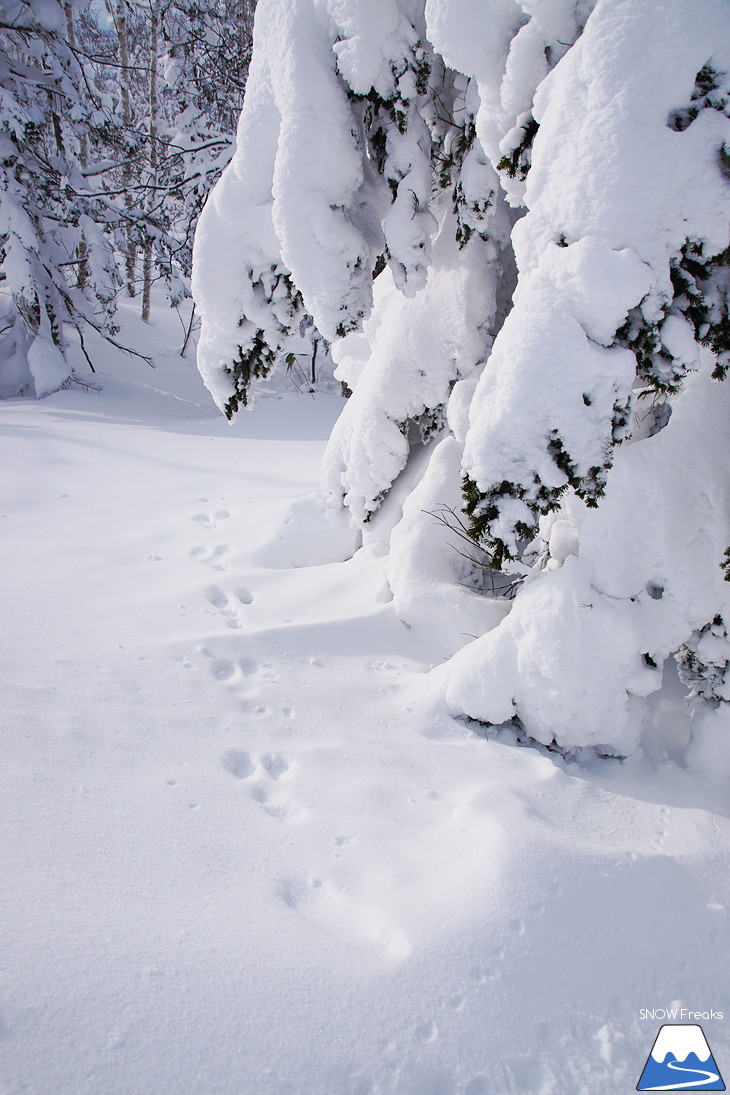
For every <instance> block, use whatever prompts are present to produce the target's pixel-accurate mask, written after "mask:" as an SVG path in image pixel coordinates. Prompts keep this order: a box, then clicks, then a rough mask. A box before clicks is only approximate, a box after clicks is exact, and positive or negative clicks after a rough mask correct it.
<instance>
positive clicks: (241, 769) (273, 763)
mask: <svg viewBox="0 0 730 1095" xmlns="http://www.w3.org/2000/svg"><path fill="white" fill-rule="evenodd" d="M223 767H224V768H225V769H227V771H229V772H230V773H231V774H232V775H233V776H235V777H236V779H240V780H242V781H243V782H245V783H247V785H248V787H249V793H250V795H251V798H252V799H253V800H254V802H257V803H258V804H259V806H262V807H263V808H264V810H265V811H266V813H267V814H270V815H271V817H275V818H278V819H279V820H281V821H284V820H286V821H291V822H297V821H302V820H303V819H304V818H305V817H306V816H307V814H308V810H306V809H305V808H301V807H300V806H298V804H297V803H296V802H295V800H294V799H293V797H292V795H291V793H290V791H289V790H288V789H287V788H286V787H283V786H282V783H285V782H286V780H287V778H288V774H289V771H290V768H289V763H288V761H287V760H286V758H285V757H283V756H282V755H281V753H262V754H261V756H260V757H258V758H257V759H255V758H253V757H251V756H250V755H249V754H248V753H246V752H245V751H244V750H240V749H235V750H230V751H229V752H228V753H226V754H225V756H224V757H223Z"/></svg>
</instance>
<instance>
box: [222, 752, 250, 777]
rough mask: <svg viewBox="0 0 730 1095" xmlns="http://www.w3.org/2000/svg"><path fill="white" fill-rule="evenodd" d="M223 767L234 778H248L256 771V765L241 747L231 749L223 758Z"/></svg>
mask: <svg viewBox="0 0 730 1095" xmlns="http://www.w3.org/2000/svg"><path fill="white" fill-rule="evenodd" d="M223 767H224V768H227V769H228V771H229V772H230V773H231V775H232V776H235V777H236V779H248V777H249V776H252V775H253V774H254V772H255V771H256V766H255V765H254V763H253V761H252V760H251V758H250V756H249V755H248V753H247V752H245V750H243V749H231V751H230V752H229V753H226V755H225V757H224V758H223Z"/></svg>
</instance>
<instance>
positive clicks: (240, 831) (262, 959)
mask: <svg viewBox="0 0 730 1095" xmlns="http://www.w3.org/2000/svg"><path fill="white" fill-rule="evenodd" d="M173 318H174V317H173ZM156 323H157V326H156V328H153V329H152V331H151V332H149V331H148V332H147V333H146V334H145V335H143V329H142V327H141V325H140V324H137V325H135V323H132V322H131V321H130V322H127V323H126V325H125V326H126V331H127V335H128V336H129V337H130V338H132V339H134V338H136V339H137V341H138V343H139V344H141V342H142V338H143V337H146V338H147V339H149V338H150V337H151V338H152V339H153V340H155V339H156V354H155V356H156V362H157V366H158V368H157V370H156V371H154V372H153V371H152V370H150V369H148V368H147V367H146V366H145V365H144V364H142V363H140V362H134V361H129V360H124V359H121V358H118V359H115V360H114V361H109V362H108V365H107V368H106V370H105V371H104V372H103V374H100V376H99V379H100V380H101V381H102V383H103V390H102V391H101V392H98V393H97V392H81V391H78V390H76V391H66V392H59V393H58V394H56V395H53V396H51V397H50V398H48V399H46V400H44V401H42V402H31V401H11V402H9V403H5V404H3V405H2V406H1V407H0V421H1V422H2V432H1V435H0V453H1V457H0V458H1V460H2V468H3V474H2V481H1V482H0V528H1V529H2V532H3V535H2V537H1V538H0V575H1V576H2V578H1V581H2V586H3V624H4V626H3V634H2V643H3V651H2V664H1V667H0V672H1V677H0V682H1V689H2V691H1V696H0V704H1V707H0V710H2V722H3V763H2V766H1V769H0V770H1V776H0V778H1V779H2V793H1V794H0V833H1V839H0V879H1V880H2V885H1V886H0V925H1V929H2V930H1V934H0V1092H2V1095H16V1093H21V1092H23V1093H32V1095H213V1093H223V1095H283V1093H292V1095H294V1093H295V1095H386V1093H399V1095H401V1093H402V1095H451V1093H454V1095H456V1093H460V1095H507V1093H512V1092H525V1093H530V1095H553V1093H554V1095H558V1093H559V1095H579V1093H581V1095H583V1093H586V1095H587V1093H590V1095H603V1093H606V1095H613V1093H616V1095H620V1093H623V1092H628V1091H631V1090H633V1089H634V1088H635V1086H636V1083H637V1080H638V1078H639V1076H640V1074H641V1071H642V1068H643V1066H644V1063H645V1061H646V1057H647V1055H648V1053H649V1051H650V1049H651V1047H652V1044H653V1042H654V1039H655V1038H656V1035H657V1031H658V1029H659V1026H660V1021H658V1020H652V1019H647V1018H643V1017H642V1015H641V1009H651V1008H668V1007H670V1006H672V1002H675V1003H674V1006H676V1007H679V1008H686V1009H688V1010H691V1011H700V1012H704V1011H710V1009H714V1010H715V1012H718V1011H720V1012H722V1013H723V1014H724V1016H725V1018H723V1019H718V1018H714V1019H707V1020H703V1021H702V1025H703V1029H704V1032H705V1035H706V1037H707V1040H708V1042H709V1044H710V1046H711V1048H712V1051H713V1053H714V1056H715V1060H716V1061H717V1063H718V1065H719V1067H720V1069H721V1070H722V1069H723V1067H724V1071H725V1074H727V1073H728V1072H730V1037H729V1036H728V1021H727V1020H728V1016H730V998H729V997H728V991H727V985H728V980H729V978H728V974H729V973H730V963H729V961H728V958H729V956H730V946H729V945H728V943H729V940H728V924H727V912H726V910H727V906H728V904H729V903H730V881H729V875H728V869H727V868H728V858H729V856H728V831H729V830H730V824H729V823H728V797H727V794H726V791H725V790H724V789H723V788H722V787H721V786H713V785H712V784H711V782H709V781H708V780H707V779H705V780H704V781H702V780H700V778H699V777H698V776H697V775H693V774H692V773H690V772H688V771H686V770H683V769H682V768H681V767H679V766H677V765H676V764H675V763H673V762H671V761H667V760H665V761H663V762H658V761H657V760H656V759H654V760H653V761H649V760H647V759H645V758H642V757H637V758H634V759H633V760H631V761H626V762H623V763H621V762H618V761H610V760H604V761H597V760H593V761H590V760H588V759H584V761H583V763H582V764H580V765H579V764H576V763H566V762H565V761H563V760H561V759H560V758H559V757H557V756H555V755H551V754H549V753H547V752H546V751H544V750H543V751H538V750H537V749H533V748H526V747H521V746H518V745H517V744H516V743H515V742H514V741H513V740H510V738H509V735H508V734H506V733H505V734H503V735H502V736H501V737H499V736H498V737H497V739H496V740H485V738H484V736H483V735H482V734H481V733H480V732H479V728H478V726H476V724H474V726H473V727H472V726H468V725H465V724H462V723H460V722H455V721H453V720H452V719H450V718H449V717H448V716H447V715H446V714H445V713H444V711H443V709H442V707H441V706H439V703H437V701H436V700H435V699H434V698H433V697H434V696H435V695H436V691H435V690H433V689H432V688H431V686H430V682H429V678H428V676H427V674H428V671H429V670H430V669H431V667H432V660H431V659H432V656H433V655H432V653H431V651H432V649H433V644H431V643H429V641H428V636H427V635H425V634H418V633H417V632H416V631H410V630H408V629H407V628H406V627H405V626H404V625H403V624H402V623H401V622H400V621H399V620H398V619H397V617H396V615H395V612H394V609H393V604H392V601H391V599H390V594H389V590H388V586H387V582H386V579H385V572H384V566H385V557H384V549H383V548H382V546H380V545H379V543H378V542H377V537H373V538H371V542H370V543H369V544H368V545H367V546H366V547H364V548H362V549H360V550H359V551H357V552H356V553H355V554H354V556H353V557H352V558H349V559H347V561H341V560H343V559H346V557H347V556H348V555H349V554H350V553H351V549H352V536H351V533H350V532H349V531H348V528H347V526H346V525H341V524H338V521H337V519H333V515H331V514H330V515H329V516H327V514H326V513H325V511H324V509H323V508H322V507H321V505H320V504H319V503H318V501H317V499H316V497H315V496H314V495H313V493H312V492H313V491H315V490H316V487H317V479H318V468H319V461H320V458H321V454H322V450H323V446H324V441H325V439H326V437H327V435H328V433H329V430H330V428H331V425H332V423H333V421H334V419H335V417H336V415H337V414H338V413H339V411H340V409H341V407H342V400H341V399H340V398H339V397H338V396H337V395H334V394H321V393H320V394H318V395H317V396H316V397H315V398H311V397H308V396H302V395H298V394H296V393H295V392H293V391H292V392H291V394H289V393H287V392H286V391H284V390H282V391H281V392H280V393H279V394H273V395H270V396H267V397H262V398H261V399H260V400H259V402H258V403H257V405H256V407H255V408H254V410H253V412H252V413H251V414H250V415H245V414H244V415H241V416H240V417H239V419H238V421H237V422H236V423H235V425H233V426H229V425H228V424H227V423H226V422H225V420H224V419H223V418H222V417H221V416H220V415H219V414H218V413H217V412H216V410H215V408H214V407H213V405H212V403H211V402H210V399H209V397H208V395H207V393H206V392H205V390H204V389H203V387H202V384H201V382H200V379H199V377H198V374H197V372H196V370H195V366H194V364H193V362H192V359H191V358H190V359H181V358H180V357H178V356H177V349H176V346H175V341H176V339H178V333H179V332H178V331H176V330H175V329H174V327H172V326H171V325H170V319H169V316H168V315H166V314H164V313H162V312H159V313H157V317H156ZM307 496H308V497H307ZM302 564H309V565H302ZM657 718H661V712H657ZM678 1018H679V1017H678ZM686 1021H688V1022H692V1021H695V1022H696V1021H697V1020H696V1019H695V1020H693V1019H692V1018H691V1017H690V1018H687V1019H686Z"/></svg>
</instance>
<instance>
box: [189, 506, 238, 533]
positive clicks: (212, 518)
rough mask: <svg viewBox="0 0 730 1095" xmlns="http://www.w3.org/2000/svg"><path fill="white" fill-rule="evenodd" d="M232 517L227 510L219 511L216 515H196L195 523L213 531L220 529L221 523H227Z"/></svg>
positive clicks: (216, 511)
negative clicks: (219, 524) (227, 519)
mask: <svg viewBox="0 0 730 1095" xmlns="http://www.w3.org/2000/svg"><path fill="white" fill-rule="evenodd" d="M230 516H231V515H230V513H229V512H228V510H227V509H217V510H215V512H214V513H196V514H194V516H193V521H195V522H196V524H198V525H202V526H203V528H207V529H209V530H210V531H212V530H213V529H216V528H218V522H219V521H225V520H226V518H228V517H230Z"/></svg>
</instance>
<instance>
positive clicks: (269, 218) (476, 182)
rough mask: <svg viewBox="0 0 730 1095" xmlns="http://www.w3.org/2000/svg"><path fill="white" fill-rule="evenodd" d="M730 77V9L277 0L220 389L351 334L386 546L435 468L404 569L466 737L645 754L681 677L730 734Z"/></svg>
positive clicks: (245, 140)
mask: <svg viewBox="0 0 730 1095" xmlns="http://www.w3.org/2000/svg"><path fill="white" fill-rule="evenodd" d="M728 72H730V17H729V16H728V11H727V7H726V5H725V4H724V3H723V2H722V0H700V2H699V3H697V4H695V5H692V9H691V11H690V10H689V9H688V7H687V5H686V4H684V3H682V2H681V0H659V2H658V3H657V4H653V5H646V4H644V3H642V2H641V0H599V2H598V3H596V4H593V3H591V2H589V0H577V2H576V0H551V2H549V3H548V2H539V0H486V2H483V3H478V2H476V0H427V2H423V0H400V2H396V0H379V2H378V3H377V4H376V5H373V4H372V3H371V4H365V3H354V2H353V3H348V4H346V5H342V4H338V3H336V2H335V0H324V2H320V3H315V2H313V0H295V2H294V3H284V2H283V0H261V3H260V5H259V9H258V12H257V22H256V30H255V36H254V56H253V64H252V70H251V80H250V84H249V88H248V93H247V98H246V103H245V105H244V111H243V114H242V118H241V124H240V128H239V136H238V148H237V153H236V156H235V158H234V161H233V163H232V165H231V166H230V167H229V168H228V170H227V172H226V173H225V175H224V178H223V180H222V182H221V183H220V184H219V186H218V187H217V189H216V190H215V192H214V194H213V196H212V198H211V200H210V201H209V203H208V206H207V207H206V210H205V211H204V214H203V218H202V220H201V225H200V229H199V232H198V236H197V239H196V274H195V280H196V285H195V292H196V297H197V300H198V305H199V308H200V311H201V313H202V315H203V338H202V343H201V354H200V367H201V371H202V373H203V376H204V378H205V380H206V383H207V384H208V386H209V387H210V388H211V391H212V392H213V394H214V396H215V397H216V399H217V401H218V402H219V404H220V405H221V406H222V407H225V408H227V410H228V411H229V413H230V412H232V411H233V410H235V407H236V406H237V405H238V404H239V403H243V402H245V401H246V400H247V399H248V398H249V395H250V391H251V386H252V384H253V383H254V382H258V381H255V378H257V377H263V376H264V374H265V373H266V372H267V371H268V370H269V369H270V367H271V366H272V365H274V364H275V363H276V361H277V360H279V359H282V358H284V357H285V355H286V353H287V339H289V338H290V337H291V336H292V334H293V335H294V336H296V332H297V323H298V321H299V319H300V318H301V316H302V315H303V314H310V315H311V316H312V317H313V318H314V322H315V323H316V325H317V327H318V329H319V330H320V331H321V332H322V334H323V335H324V336H326V337H327V338H328V339H330V340H332V350H331V352H332V356H333V358H334V360H335V361H336V362H337V363H338V372H337V374H336V375H337V376H338V377H340V378H341V379H342V380H343V381H344V382H345V383H346V384H347V385H348V387H349V388H350V389H351V390H352V393H353V394H352V396H351V398H350V399H349V401H348V403H347V404H346V406H345V408H344V410H343V413H342V416H341V418H340V420H339V422H338V423H337V425H336V427H335V430H334V432H333V435H332V438H331V441H330V444H329V447H328V451H327V455H326V457H325V462H324V469H323V487H324V490H325V492H326V496H327V498H328V500H329V504H330V505H331V506H334V507H339V506H345V507H347V508H348V509H349V510H350V512H351V514H352V516H353V519H354V520H355V521H356V522H358V523H359V524H361V525H362V526H363V529H364V534H365V536H366V538H367V536H368V535H374V533H372V532H369V531H368V530H369V529H374V527H375V525H376V524H377V522H376V521H375V520H373V515H374V514H376V511H377V510H378V508H379V507H380V506H381V505H383V503H384V500H387V498H388V493H389V491H390V488H391V486H392V484H393V483H394V482H395V480H396V479H397V478H398V476H399V475H401V473H402V472H403V471H404V469H406V468H407V466H408V465H409V462H410V465H411V468H412V469H413V470H412V473H409V474H415V469H417V468H422V469H423V471H422V474H421V473H419V475H416V478H419V476H420V482H418V483H417V485H415V487H413V488H412V493H411V496H410V497H409V498H407V499H406V502H405V504H404V506H403V516H402V520H401V521H400V523H399V524H396V527H395V528H394V530H393V533H392V537H391V554H390V559H389V564H388V573H389V580H390V584H391V587H392V591H393V595H394V600H395V605H396V609H397V611H398V612H399V613H400V615H401V617H402V618H403V619H404V621H405V622H406V623H407V624H408V625H409V626H417V627H421V628H424V629H428V628H432V629H435V630H438V632H439V636H440V638H439V641H438V643H437V644H436V645H437V646H438V648H439V652H440V654H441V655H442V656H443V655H453V657H452V658H451V660H450V661H448V662H447V663H446V664H445V665H444V666H441V667H440V668H439V669H437V670H436V671H434V674H433V683H434V687H435V688H436V690H437V692H439V693H440V694H442V695H443V696H444V698H445V701H446V703H447V704H448V706H449V708H450V710H451V711H452V712H453V713H454V714H463V715H468V716H470V717H471V718H473V719H477V720H480V721H482V722H484V723H486V724H501V723H503V722H506V721H510V720H514V721H516V722H517V723H518V724H521V725H522V727H523V728H524V730H525V731H526V732H527V733H528V734H529V735H530V736H531V737H533V738H536V739H537V740H539V741H541V742H544V743H545V744H548V745H551V746H552V745H557V746H558V747H560V748H564V749H573V748H577V747H584V746H592V747H598V748H600V749H601V750H602V751H604V752H608V753H614V754H617V755H624V754H627V753H630V752H631V751H633V750H635V749H636V748H637V746H639V745H640V744H641V743H642V741H643V740H646V741H647V743H648V738H647V739H645V738H644V735H645V733H648V731H649V728H650V723H651V721H652V717H653V716H652V715H651V711H652V710H653V708H652V703H651V702H650V701H649V697H651V696H652V694H655V693H659V692H660V691H661V690H662V688H663V680H664V678H665V677H666V679H667V681H668V680H669V678H670V676H671V671H670V670H671V667H672V666H673V665H674V662H673V659H674V658H676V659H677V660H678V662H679V669H680V675H681V678H682V680H684V681H685V683H686V686H687V688H688V690H689V691H690V692H691V703H690V705H689V708H688V714H687V720H689V719H690V717H691V730H690V723H689V721H687V723H686V728H687V736H688V738H689V736H690V734H691V743H690V748H689V751H688V754H687V755H688V756H691V757H693V758H694V760H695V762H697V763H700V764H703V765H708V764H710V763H712V760H711V758H712V757H713V756H715V758H717V755H718V752H719V751H720V741H721V740H722V734H723V733H725V734H726V737H727V738H728V740H730V714H729V713H728V700H727V698H726V696H725V684H724V674H725V669H726V666H727V664H728V662H729V661H730V656H728V657H726V656H725V653H724V651H725V649H726V647H727V632H726V629H725V621H727V620H728V619H730V604H728V601H729V600H730V586H729V585H728V584H727V583H726V582H724V580H723V577H724V576H723V570H722V563H723V557H724V553H725V550H726V548H727V546H728V543H730V511H729V509H728V502H729V501H730V499H729V498H728V491H727V487H726V476H725V474H724V466H725V461H726V458H727V443H728V437H727V425H726V423H727V408H726V406H725V403H726V401H727V400H728V398H730V397H729V396H728V392H727V390H726V388H725V385H724V384H722V379H723V378H724V376H725V374H726V371H727V368H728V363H729V362H730V321H729V319H728V286H729V284H730V236H729V234H728V222H729V219H730V218H729V214H730V186H729V183H730V179H729V176H730V166H729V165H730V121H729V119H728V115H729V114H730V106H729V103H730V96H729V95H728ZM371 286H372V288H371ZM424 449H425V454H424ZM410 481H411V480H409V482H410ZM400 493H402V492H400V491H399V492H398V497H400ZM385 504H386V506H388V505H390V503H389V502H387V501H386V502H385ZM391 523H393V522H392V521H391ZM449 526H451V527H449ZM464 538H466V542H465V539H464ZM462 549H463V550H462ZM500 571H505V573H504V574H500V573H499V572H500ZM710 637H711V643H710ZM708 644H709V645H711V646H712V650H711V651H710V650H709V648H708ZM460 648H461V649H460ZM675 677H676V674H675ZM703 682H704V683H703ZM652 735H653V736H652V745H653V747H656V737H657V735H656V734H655V733H654V731H652ZM658 736H659V738H660V739H661V733H659V735H658ZM667 745H668V747H670V748H673V749H675V752H676V744H672V743H671V742H670V740H669V736H668V737H667ZM659 746H660V748H661V741H660V742H659ZM724 748H725V750H726V755H730V750H729V749H728V747H727V746H725V747H724Z"/></svg>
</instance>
